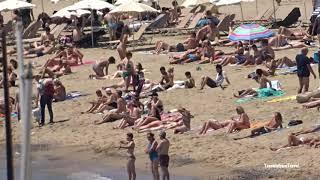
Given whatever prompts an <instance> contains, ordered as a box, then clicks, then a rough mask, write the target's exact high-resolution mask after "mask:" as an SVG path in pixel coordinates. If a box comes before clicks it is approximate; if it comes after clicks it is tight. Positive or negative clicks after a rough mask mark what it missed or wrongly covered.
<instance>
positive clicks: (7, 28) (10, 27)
mask: <svg viewBox="0 0 320 180" xmlns="http://www.w3.org/2000/svg"><path fill="white" fill-rule="evenodd" d="M3 29H4V32H6V33H9V32H12V30H13V29H14V27H13V23H12V21H8V23H7V24H5V25H4V27H3Z"/></svg>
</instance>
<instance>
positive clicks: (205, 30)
mask: <svg viewBox="0 0 320 180" xmlns="http://www.w3.org/2000/svg"><path fill="white" fill-rule="evenodd" d="M216 28H217V27H216V25H214V24H213V23H211V24H208V25H206V26H204V27H202V28H201V29H199V31H198V32H197V38H196V39H197V42H198V43H199V42H200V41H204V40H205V39H209V38H210V39H211V37H212V36H213V34H214V33H215V32H216Z"/></svg>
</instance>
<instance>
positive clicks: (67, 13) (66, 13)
mask: <svg viewBox="0 0 320 180" xmlns="http://www.w3.org/2000/svg"><path fill="white" fill-rule="evenodd" d="M90 13H91V12H90V11H88V10H83V9H78V10H75V11H69V10H67V9H66V8H63V9H61V10H59V11H58V12H56V13H55V14H54V15H52V16H51V17H52V18H54V17H60V18H63V17H65V18H68V19H70V18H71V16H77V17H81V16H82V15H85V14H90Z"/></svg>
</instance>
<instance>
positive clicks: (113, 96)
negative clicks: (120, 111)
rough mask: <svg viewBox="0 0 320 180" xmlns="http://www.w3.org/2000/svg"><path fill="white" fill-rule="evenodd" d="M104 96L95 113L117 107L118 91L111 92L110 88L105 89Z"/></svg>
mask: <svg viewBox="0 0 320 180" xmlns="http://www.w3.org/2000/svg"><path fill="white" fill-rule="evenodd" d="M105 92H106V95H107V96H106V98H105V101H104V102H103V103H102V104H101V105H100V106H99V108H98V109H97V110H96V112H97V113H103V112H104V111H111V110H113V109H117V108H118V103H117V101H118V98H119V97H118V93H113V92H112V90H111V89H110V88H106V89H105Z"/></svg>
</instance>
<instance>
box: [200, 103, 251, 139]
mask: <svg viewBox="0 0 320 180" xmlns="http://www.w3.org/2000/svg"><path fill="white" fill-rule="evenodd" d="M236 111H237V114H238V117H236V118H235V117H231V120H227V121H224V122H221V123H220V122H218V121H217V120H209V121H208V122H205V123H204V124H203V126H202V128H201V129H200V132H199V134H200V135H204V134H206V133H207V132H208V130H209V129H213V130H218V129H221V128H227V133H232V132H234V131H235V130H237V131H239V130H242V129H248V128H250V120H249V117H248V115H247V114H246V113H245V111H244V109H243V108H242V107H241V106H238V107H237V108H236Z"/></svg>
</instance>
